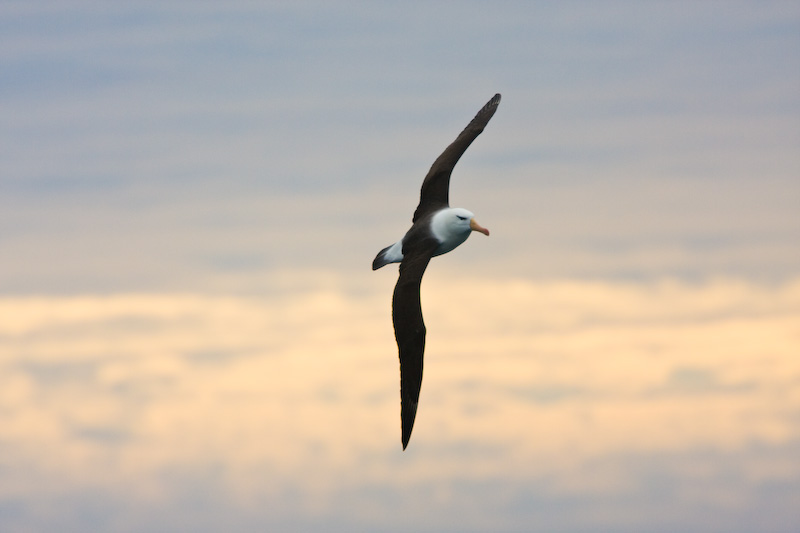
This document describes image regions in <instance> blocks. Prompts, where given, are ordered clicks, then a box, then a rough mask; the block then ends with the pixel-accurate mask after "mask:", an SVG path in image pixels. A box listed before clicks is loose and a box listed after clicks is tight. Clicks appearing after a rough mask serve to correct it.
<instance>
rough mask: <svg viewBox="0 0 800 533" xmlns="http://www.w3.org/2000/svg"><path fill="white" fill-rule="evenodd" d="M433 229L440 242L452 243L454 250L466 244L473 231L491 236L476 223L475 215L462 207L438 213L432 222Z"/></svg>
mask: <svg viewBox="0 0 800 533" xmlns="http://www.w3.org/2000/svg"><path fill="white" fill-rule="evenodd" d="M431 229H432V230H433V233H434V235H436V238H437V239H439V242H441V243H452V244H453V245H454V246H453V248H455V247H456V246H458V245H459V244H461V243H462V242H464V241H465V240H466V239H467V237H468V236H469V234H470V232H472V231H479V232H481V233H483V234H484V235H487V236H488V235H489V230H488V229H486V228H484V227H483V226H481V225H480V224H478V222H476V221H475V215H473V214H472V212H471V211H468V210H466V209H462V208H461V207H453V208H448V209H442V210H441V211H439V212H438V213H436V214H435V215H434V216H433V220H432V221H431ZM451 249H452V248H451Z"/></svg>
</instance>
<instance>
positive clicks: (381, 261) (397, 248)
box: [372, 242, 403, 270]
mask: <svg viewBox="0 0 800 533" xmlns="http://www.w3.org/2000/svg"><path fill="white" fill-rule="evenodd" d="M402 246H403V245H402V242H396V243H394V244H391V245H389V246H387V247H386V248H384V249H383V250H381V251H380V252H378V255H376V256H375V259H374V260H373V261H372V270H378V269H379V268H381V267H382V266H386V265H388V264H389V263H399V262H400V261H402V260H403V252H402V249H403V248H402Z"/></svg>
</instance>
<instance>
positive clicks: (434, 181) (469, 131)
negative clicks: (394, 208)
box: [413, 94, 500, 222]
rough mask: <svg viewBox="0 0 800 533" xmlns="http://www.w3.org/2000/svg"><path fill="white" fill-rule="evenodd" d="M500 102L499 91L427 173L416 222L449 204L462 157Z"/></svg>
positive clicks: (415, 216) (415, 217)
mask: <svg viewBox="0 0 800 533" xmlns="http://www.w3.org/2000/svg"><path fill="white" fill-rule="evenodd" d="M499 104H500V95H499V94H496V95H494V96H493V97H492V99H491V100H489V101H488V102H487V103H486V105H485V106H483V108H481V110H480V111H478V114H477V115H475V118H473V119H472V121H471V122H470V123H469V124H467V127H466V128H464V131H462V132H461V133H460V134H459V135H458V137H456V140H455V141H453V142H452V144H450V146H448V147H447V148H446V149H445V151H444V152H442V155H440V156H439V157H438V158H436V161H434V162H433V165H431V169H430V170H429V171H428V175H427V176H425V180H424V181H423V182H422V190H421V191H420V195H419V205H418V206H417V210H416V211H415V212H414V219H413V220H414V222H416V221H417V219H418V218H420V217H421V216H423V215H425V214H426V213H429V212H430V211H432V210H438V209H441V208H443V207H447V206H448V205H449V190H450V174H451V173H452V172H453V168H454V167H455V166H456V163H458V160H459V159H460V158H461V156H462V155H463V154H464V152H465V151H466V150H467V148H468V147H469V145H470V144H472V141H474V140H475V139H476V138H477V137H478V135H480V134H481V132H482V131H483V128H485V127H486V124H488V123H489V119H491V118H492V116H493V115H494V113H495V111H497V106H498V105H499Z"/></svg>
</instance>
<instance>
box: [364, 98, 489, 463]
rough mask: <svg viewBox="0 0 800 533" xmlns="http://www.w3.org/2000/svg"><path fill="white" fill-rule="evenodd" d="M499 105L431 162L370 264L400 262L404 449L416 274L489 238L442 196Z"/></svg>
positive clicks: (417, 371) (413, 358) (418, 348)
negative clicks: (408, 216) (399, 231)
mask: <svg viewBox="0 0 800 533" xmlns="http://www.w3.org/2000/svg"><path fill="white" fill-rule="evenodd" d="M499 104H500V95H499V94H496V95H494V96H493V97H492V99H491V100H489V101H488V102H487V103H486V105H485V106H483V108H482V109H481V110H480V111H478V114H477V115H475V118H473V119H472V121H471V122H470V123H469V124H467V127H466V128H464V131H462V132H461V133H460V134H459V135H458V137H456V140H455V141H453V143H452V144H451V145H450V146H448V147H447V148H446V149H445V151H444V152H442V155H440V156H439V157H438V158H436V161H434V162H433V165H432V166H431V169H430V170H429V171H428V175H427V176H425V179H424V180H423V182H422V190H421V191H420V196H419V205H418V206H417V210H416V211H415V212H414V218H413V219H412V225H411V229H409V230H408V232H406V234H405V235H404V236H403V238H402V239H400V240H399V241H397V242H396V243H394V244H392V245H390V246H387V247H386V248H384V249H383V250H381V251H380V252H378V255H377V256H376V257H375V260H374V261H373V262H372V270H377V269H379V268H381V267H382V266H385V265H388V264H389V263H400V276H399V278H398V280H397V285H395V287H394V296H393V297H392V322H393V323H394V336H395V339H396V340H397V348H398V350H399V352H400V425H401V429H402V442H403V449H404V450H405V449H406V446H408V440H409V439H410V438H411V430H412V429H413V427H414V419H415V418H416V416H417V405H418V403H419V391H420V388H421V387H422V359H423V355H424V353H425V331H426V330H425V322H424V321H423V320H422V306H421V304H420V295H419V290H420V284H421V283H422V275H423V274H424V273H425V268H426V267H427V266H428V262H430V260H431V258H432V257H435V256H437V255H442V254H446V253H447V252H449V251H451V250H453V249H455V248H456V247H457V246H459V245H460V244H461V243H463V242H464V241H466V240H467V237H469V236H470V233H472V232H473V231H478V232H480V233H483V234H484V235H486V236H488V235H489V230H488V229H486V228H484V227H483V226H481V225H480V224H478V222H477V221H476V220H475V215H473V214H472V213H471V212H470V211H467V210H466V209H462V208H460V207H450V203H449V199H448V196H449V190H450V174H451V173H452V172H453V167H455V166H456V163H457V162H458V160H459V159H460V158H461V156H462V155H463V154H464V152H465V151H466V150H467V148H468V147H469V145H470V144H472V141H474V140H475V139H476V138H477V137H478V135H480V134H481V132H482V131H483V129H484V128H485V127H486V124H488V122H489V119H491V118H492V116H493V115H494V113H495V111H497V106H498V105H499Z"/></svg>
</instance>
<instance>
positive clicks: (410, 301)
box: [392, 238, 437, 450]
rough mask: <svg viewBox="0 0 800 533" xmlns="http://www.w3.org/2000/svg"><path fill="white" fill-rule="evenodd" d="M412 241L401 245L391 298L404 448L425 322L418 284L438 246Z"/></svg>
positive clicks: (419, 383) (411, 417)
mask: <svg viewBox="0 0 800 533" xmlns="http://www.w3.org/2000/svg"><path fill="white" fill-rule="evenodd" d="M413 242H414V244H413V245H412V246H410V247H409V248H405V247H404V249H403V261H402V262H401V263H400V277H399V278H398V280H397V285H395V287H394V296H393V298H392V322H393V323H394V336H395V339H396V340H397V347H398V349H399V352H400V420H401V426H402V440H403V449H404V450H405V448H406V446H407V445H408V439H410V438H411V430H412V428H413V427H414V419H415V418H416V416H417V404H418V403H419V391H420V388H421V387H422V359H423V355H424V353H425V322H424V321H423V320H422V305H421V302H420V294H419V291H420V284H421V283H422V275H423V274H424V273H425V268H427V266H428V262H429V261H430V260H431V257H432V256H433V252H434V250H435V249H436V246H437V242H436V241H435V240H434V239H433V238H423V239H417V240H414V241H413Z"/></svg>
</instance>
